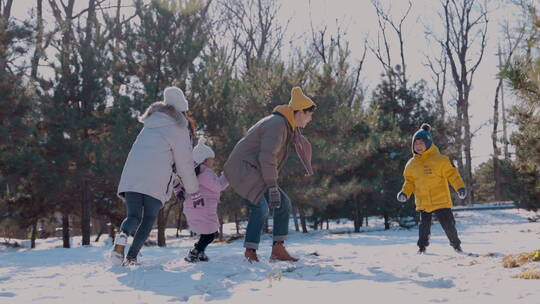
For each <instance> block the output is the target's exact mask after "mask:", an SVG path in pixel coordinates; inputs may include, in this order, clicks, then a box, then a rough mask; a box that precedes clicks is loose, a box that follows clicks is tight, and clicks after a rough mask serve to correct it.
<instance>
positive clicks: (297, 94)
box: [289, 87, 315, 111]
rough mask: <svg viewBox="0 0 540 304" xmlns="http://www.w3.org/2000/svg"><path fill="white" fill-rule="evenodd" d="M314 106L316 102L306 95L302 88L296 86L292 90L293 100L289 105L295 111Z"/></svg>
mask: <svg viewBox="0 0 540 304" xmlns="http://www.w3.org/2000/svg"><path fill="white" fill-rule="evenodd" d="M313 106H315V103H314V102H313V100H311V99H310V98H309V97H307V96H306V95H304V93H303V92H302V89H301V88H299V87H294V88H293V89H292V90H291V100H290V101H289V107H291V109H293V111H300V110H305V109H308V108H311V107H313Z"/></svg>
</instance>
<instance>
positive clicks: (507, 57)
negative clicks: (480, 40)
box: [491, 24, 525, 201]
mask: <svg viewBox="0 0 540 304" xmlns="http://www.w3.org/2000/svg"><path fill="white" fill-rule="evenodd" d="M504 30H505V32H506V37H507V50H506V51H502V50H501V46H500V45H499V49H498V52H497V55H498V57H499V81H498V82H497V88H496V89H495V99H494V101H493V131H492V133H491V142H492V146H493V155H492V159H493V178H494V180H495V189H494V197H495V200H496V201H500V200H501V199H502V195H501V190H502V183H503V181H502V177H501V173H500V166H499V165H500V164H499V155H500V150H499V148H498V147H497V142H498V141H499V140H498V137H497V133H498V132H499V131H498V125H499V98H500V99H501V101H503V98H504V97H503V96H504V92H503V80H504V78H503V77H502V75H501V74H502V73H504V72H505V71H506V70H507V69H508V67H509V65H510V61H511V60H512V56H513V54H514V51H515V50H516V48H517V46H518V45H519V44H520V43H521V40H522V39H523V36H524V33H525V32H524V31H520V32H519V35H518V37H516V38H515V39H511V38H510V30H509V27H508V24H506V25H504ZM502 110H503V113H504V104H503V109H502ZM505 124H506V118H505V116H504V114H503V131H505V132H504V135H503V144H504V147H505V153H504V155H505V159H508V144H507V143H508V139H507V138H506V126H505Z"/></svg>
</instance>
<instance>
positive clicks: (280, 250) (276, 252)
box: [270, 242, 298, 262]
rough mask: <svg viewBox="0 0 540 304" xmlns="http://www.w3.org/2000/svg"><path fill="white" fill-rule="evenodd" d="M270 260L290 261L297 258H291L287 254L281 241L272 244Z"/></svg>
mask: <svg viewBox="0 0 540 304" xmlns="http://www.w3.org/2000/svg"><path fill="white" fill-rule="evenodd" d="M270 260H276V261H292V262H296V261H298V259H297V258H293V257H292V256H290V255H289V253H288V252H287V250H286V249H285V246H284V245H283V242H275V244H274V245H273V246H272V254H271V255H270Z"/></svg>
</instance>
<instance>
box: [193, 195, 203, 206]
mask: <svg viewBox="0 0 540 304" xmlns="http://www.w3.org/2000/svg"><path fill="white" fill-rule="evenodd" d="M191 200H192V201H193V208H197V206H199V205H201V206H204V199H203V198H202V196H201V194H200V193H199V192H196V193H192V194H191Z"/></svg>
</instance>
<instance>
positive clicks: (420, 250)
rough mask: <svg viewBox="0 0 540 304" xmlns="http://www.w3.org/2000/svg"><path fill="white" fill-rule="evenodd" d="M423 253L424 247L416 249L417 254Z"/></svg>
mask: <svg viewBox="0 0 540 304" xmlns="http://www.w3.org/2000/svg"><path fill="white" fill-rule="evenodd" d="M424 253H426V247H423V246H422V247H420V248H418V254H424Z"/></svg>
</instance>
